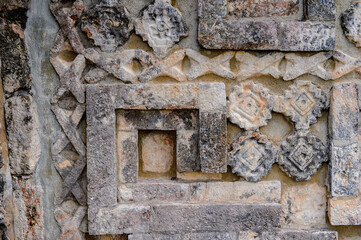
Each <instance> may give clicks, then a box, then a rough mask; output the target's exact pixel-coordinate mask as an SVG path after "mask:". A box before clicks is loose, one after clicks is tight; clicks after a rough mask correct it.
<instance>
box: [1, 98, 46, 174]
mask: <svg viewBox="0 0 361 240" xmlns="http://www.w3.org/2000/svg"><path fill="white" fill-rule="evenodd" d="M5 115H6V123H7V127H6V131H7V138H8V139H7V140H8V147H9V162H10V167H11V173H12V174H13V175H28V174H32V173H33V172H34V171H35V168H36V165H37V163H38V161H39V155H40V148H39V147H38V146H39V145H40V136H39V127H40V126H39V121H38V117H37V109H36V105H35V101H34V99H33V97H32V96H31V95H30V94H29V93H26V92H17V93H16V94H15V95H14V96H12V97H10V98H8V99H7V100H6V102H5Z"/></svg>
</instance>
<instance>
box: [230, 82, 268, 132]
mask: <svg viewBox="0 0 361 240" xmlns="http://www.w3.org/2000/svg"><path fill="white" fill-rule="evenodd" d="M272 108H273V96H272V95H271V94H270V93H269V90H268V89H267V88H265V87H263V85H262V84H257V83H253V82H247V83H243V84H240V85H239V86H235V87H234V88H233V92H232V93H231V94H230V95H229V115H230V116H229V119H230V121H231V122H232V123H234V124H237V125H238V126H239V127H240V128H244V129H246V130H256V129H258V128H259V127H261V126H265V125H266V124H267V121H268V120H269V119H271V118H272V115H271V111H272Z"/></svg>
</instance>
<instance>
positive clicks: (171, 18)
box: [135, 0, 188, 56]
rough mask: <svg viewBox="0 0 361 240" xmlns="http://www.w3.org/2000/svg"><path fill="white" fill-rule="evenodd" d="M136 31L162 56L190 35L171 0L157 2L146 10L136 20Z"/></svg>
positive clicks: (158, 0) (157, 0)
mask: <svg viewBox="0 0 361 240" xmlns="http://www.w3.org/2000/svg"><path fill="white" fill-rule="evenodd" d="M135 30H136V33H137V34H139V35H141V36H142V38H143V40H144V41H147V42H148V44H149V46H150V47H151V48H153V50H154V52H155V53H156V54H157V55H160V56H164V55H165V54H166V53H167V51H168V49H169V48H171V47H172V46H173V45H174V44H175V43H177V42H179V41H180V39H181V38H182V37H185V36H187V35H188V31H187V28H186V25H185V23H184V21H183V19H182V15H181V14H180V12H179V11H178V10H177V9H176V8H174V7H173V6H172V5H171V4H170V0H156V1H155V2H154V3H152V4H150V5H149V6H148V7H147V8H146V9H144V10H143V12H142V13H141V14H140V16H139V17H138V18H137V19H136V26H135Z"/></svg>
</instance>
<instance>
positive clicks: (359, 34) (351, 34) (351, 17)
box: [341, 2, 361, 47]
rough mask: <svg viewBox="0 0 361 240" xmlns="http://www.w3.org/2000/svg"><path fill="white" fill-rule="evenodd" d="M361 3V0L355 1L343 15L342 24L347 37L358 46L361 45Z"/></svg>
mask: <svg viewBox="0 0 361 240" xmlns="http://www.w3.org/2000/svg"><path fill="white" fill-rule="evenodd" d="M360 21H361V5H360V2H354V3H353V4H352V5H351V6H350V8H349V9H347V10H346V11H345V12H344V13H343V14H342V16H341V25H342V28H343V31H344V33H345V35H346V37H347V38H348V39H349V40H350V41H351V42H353V43H355V44H356V47H361V26H360Z"/></svg>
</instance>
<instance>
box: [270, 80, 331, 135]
mask: <svg viewBox="0 0 361 240" xmlns="http://www.w3.org/2000/svg"><path fill="white" fill-rule="evenodd" d="M277 100H278V101H277V102H275V105H276V106H277V107H276V109H275V111H277V112H281V113H283V114H285V115H286V116H288V117H290V119H291V121H292V122H294V123H295V128H296V129H297V130H300V129H302V130H305V129H309V128H310V125H311V124H313V123H316V121H317V118H318V117H320V116H321V110H322V109H324V108H326V107H327V95H326V94H325V93H324V92H323V91H322V89H321V88H319V87H318V86H317V85H316V84H314V83H311V82H306V81H298V82H296V83H295V84H293V85H292V86H290V87H289V89H288V90H286V92H285V96H284V97H282V98H277Z"/></svg>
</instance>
